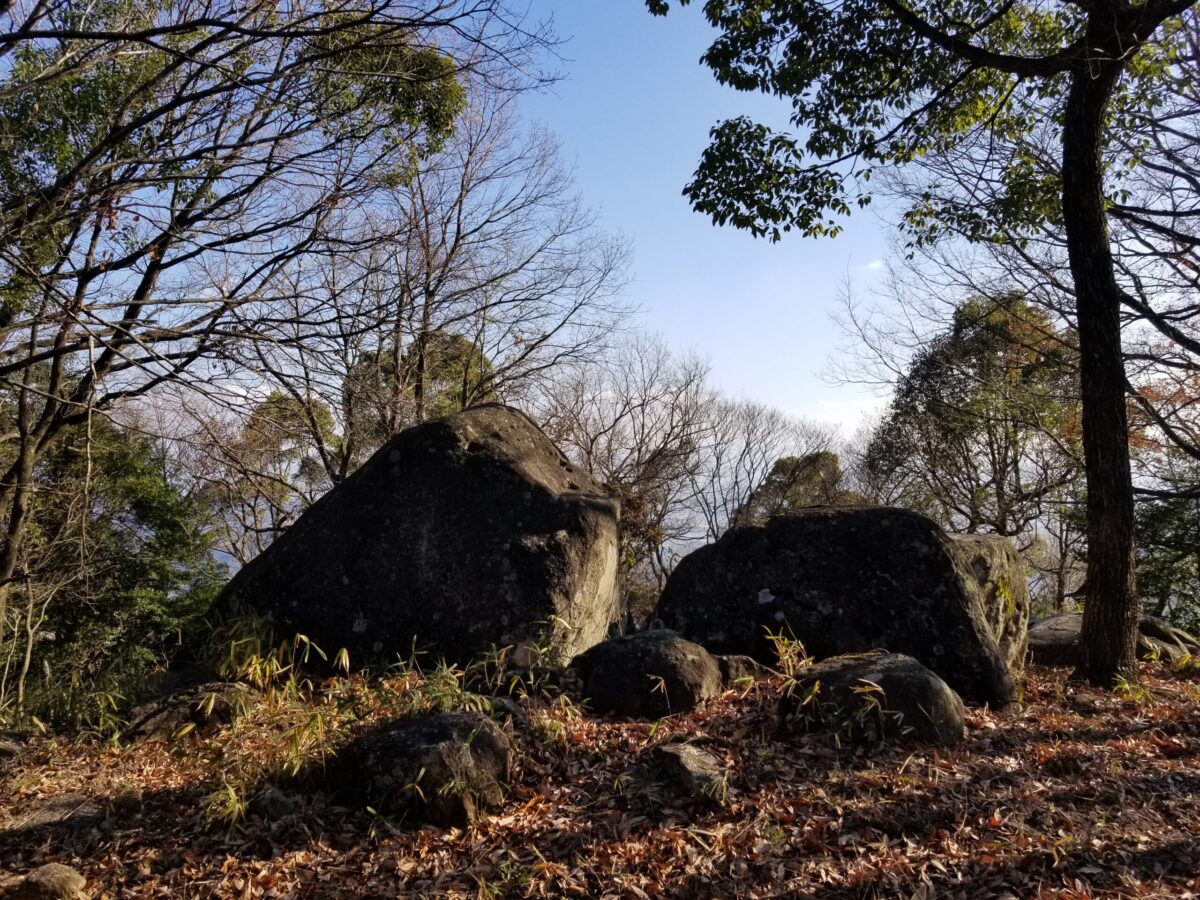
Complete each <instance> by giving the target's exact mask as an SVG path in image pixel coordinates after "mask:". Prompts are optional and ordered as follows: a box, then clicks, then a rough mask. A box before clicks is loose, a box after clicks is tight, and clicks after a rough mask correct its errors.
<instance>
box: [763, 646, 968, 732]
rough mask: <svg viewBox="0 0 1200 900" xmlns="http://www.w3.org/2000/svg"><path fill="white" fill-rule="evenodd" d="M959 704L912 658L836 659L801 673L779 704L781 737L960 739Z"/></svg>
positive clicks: (883, 655) (877, 655) (885, 655)
mask: <svg viewBox="0 0 1200 900" xmlns="http://www.w3.org/2000/svg"><path fill="white" fill-rule="evenodd" d="M963 712H964V711H963V703H962V700H961V699H960V698H959V696H958V694H956V693H955V692H954V691H953V690H951V689H950V687H949V685H947V684H946V682H944V681H943V680H942V679H941V678H939V677H938V676H937V675H936V674H935V673H934V672H931V671H930V670H929V669H927V668H926V667H925V666H923V665H921V664H920V663H919V662H917V661H916V660H915V659H913V658H912V657H911V656H904V655H903V654H899V653H866V654H861V655H857V656H839V657H835V658H833V659H827V660H825V661H824V662H819V663H815V664H813V665H812V666H808V667H806V668H804V669H802V670H801V671H800V672H799V673H798V674H797V675H796V678H795V682H794V683H793V684H792V685H790V687H789V690H788V691H787V692H786V693H785V694H784V695H783V697H782V698H780V702H779V716H780V726H781V728H782V729H783V730H784V731H795V730H800V731H813V730H833V731H835V732H837V733H838V734H839V735H840V736H842V737H845V738H848V739H852V740H882V739H884V738H906V737H911V738H915V739H916V740H920V741H928V742H930V743H934V744H943V745H950V744H956V743H958V742H959V741H961V740H962V739H963Z"/></svg>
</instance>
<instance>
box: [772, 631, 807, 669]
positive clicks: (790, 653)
mask: <svg viewBox="0 0 1200 900" xmlns="http://www.w3.org/2000/svg"><path fill="white" fill-rule="evenodd" d="M766 635H767V640H768V641H769V642H770V643H771V646H772V648H773V649H774V651H775V656H776V657H777V658H778V659H779V671H780V672H782V673H783V674H784V675H786V676H787V677H788V678H794V677H795V676H796V674H797V673H798V672H799V671H800V670H801V669H803V668H805V667H806V666H809V665H812V657H810V656H809V655H808V652H807V651H806V650H805V649H804V644H802V643H801V642H800V641H799V640H798V639H797V638H796V635H794V634H792V633H791V629H790V628H789V629H788V633H787V634H784V633H783V632H782V631H779V632H773V631H771V629H769V628H768V629H766Z"/></svg>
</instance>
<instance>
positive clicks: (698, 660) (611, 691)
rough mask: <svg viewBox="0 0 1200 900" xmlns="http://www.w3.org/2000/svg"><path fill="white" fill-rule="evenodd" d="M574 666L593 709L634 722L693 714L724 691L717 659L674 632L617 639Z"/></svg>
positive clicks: (592, 652) (632, 635) (577, 659)
mask: <svg viewBox="0 0 1200 900" xmlns="http://www.w3.org/2000/svg"><path fill="white" fill-rule="evenodd" d="M571 668H572V669H574V670H575V671H576V673H578V675H579V678H580V679H581V680H582V682H583V685H584V694H585V697H586V699H587V702H588V705H589V706H590V707H591V708H592V709H594V710H596V711H597V712H609V713H614V714H615V715H618V716H629V717H631V718H651V719H658V718H661V717H663V716H668V715H672V714H675V713H682V712H688V711H689V710H692V709H695V708H696V707H697V706H699V705H700V704H701V703H703V702H704V701H705V700H708V699H709V698H711V697H715V696H716V695H717V694H719V693H721V689H722V680H721V667H720V665H719V664H718V662H717V660H716V659H715V658H714V657H713V655H712V654H711V653H709V652H708V651H707V650H705V649H704V648H703V647H701V646H700V645H699V644H694V643H692V642H691V641H687V640H684V639H683V638H681V637H680V636H679V635H677V634H675V633H674V632H673V631H663V630H657V631H643V632H640V633H638V634H631V635H626V636H624V637H615V638H612V639H610V640H607V641H605V642H604V643H602V644H597V645H596V646H595V647H593V648H592V649H591V650H588V651H587V652H586V653H583V654H581V655H580V656H578V657H576V658H575V659H574V660H573V661H572V662H571Z"/></svg>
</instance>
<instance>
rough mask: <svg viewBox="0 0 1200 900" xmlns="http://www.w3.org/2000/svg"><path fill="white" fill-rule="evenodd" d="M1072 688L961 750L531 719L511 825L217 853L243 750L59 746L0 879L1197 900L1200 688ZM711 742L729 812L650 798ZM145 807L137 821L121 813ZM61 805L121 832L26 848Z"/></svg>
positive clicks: (273, 831) (140, 890)
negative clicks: (683, 744) (223, 770)
mask: <svg viewBox="0 0 1200 900" xmlns="http://www.w3.org/2000/svg"><path fill="white" fill-rule="evenodd" d="M1064 679H1065V672H1063V671H1054V670H1033V671H1032V672H1030V674H1029V678H1028V680H1027V682H1026V685H1025V695H1024V703H1023V704H1022V705H1021V706H1020V707H1019V708H1017V709H1014V710H1012V711H1010V712H1006V713H1004V714H999V715H997V714H992V713H989V712H986V711H974V712H972V714H971V715H970V717H969V727H968V738H967V741H966V742H965V743H964V744H963V745H962V746H960V747H957V748H954V749H953V750H944V749H932V748H929V747H922V746H916V745H905V744H888V745H884V746H873V747H841V746H839V745H838V743H837V741H836V739H835V738H833V737H832V736H825V735H807V736H805V737H803V738H798V739H792V740H787V741H784V740H779V739H778V738H777V735H776V729H775V721H774V716H773V714H772V709H773V705H774V701H775V699H776V698H777V696H778V690H779V686H778V685H760V686H759V687H758V688H757V689H755V691H753V692H751V693H749V694H748V695H744V696H743V695H740V694H739V693H738V692H730V693H727V694H726V695H725V696H724V697H722V698H720V699H719V700H717V701H714V702H712V703H710V704H709V705H708V706H707V707H706V708H704V709H703V710H702V711H700V712H697V713H695V714H693V715H689V716H685V717H679V718H674V719H669V720H665V721H663V722H661V723H659V724H657V725H651V724H646V723H630V722H612V721H606V720H602V719H594V718H590V717H587V716H583V717H580V716H578V715H576V714H574V713H573V712H572V710H571V709H570V707H569V706H559V705H556V704H552V703H549V702H546V703H542V704H529V703H528V701H526V707H527V710H528V711H529V712H531V713H532V718H533V722H534V727H533V729H532V731H530V732H519V733H518V740H519V742H520V746H521V748H522V752H521V759H520V763H519V769H518V772H517V777H516V780H515V783H514V785H513V786H512V789H511V792H510V796H509V798H508V801H507V803H506V804H505V806H504V807H503V808H502V809H500V810H498V811H497V813H496V814H495V815H494V816H493V817H491V818H490V819H488V820H487V821H486V822H484V823H483V824H481V825H479V826H477V827H475V828H471V829H467V830H454V829H452V830H439V829H431V828H426V829H406V828H404V827H402V826H399V825H397V824H396V823H390V822H386V821H382V820H379V819H377V818H374V817H372V816H370V815H369V814H368V813H366V812H363V811H354V810H347V809H342V808H338V807H336V806H332V805H329V804H328V803H326V802H324V801H322V800H321V799H320V798H316V799H315V800H314V801H313V802H312V803H310V804H309V805H308V806H307V807H306V809H305V811H304V812H303V814H301V815H298V816H296V817H294V818H293V819H290V820H283V821H279V822H275V823H268V822H265V821H263V820H262V819H260V818H257V817H255V816H253V815H252V816H250V817H249V818H248V819H246V820H245V821H244V822H242V823H241V824H239V825H237V826H235V827H233V828H231V829H229V830H212V829H208V828H206V826H205V819H204V816H203V808H202V800H203V797H204V794H205V792H206V791H207V790H210V789H211V786H212V783H213V781H214V769H215V767H219V766H220V765H221V760H222V753H224V752H228V748H227V747H226V744H227V743H228V742H229V736H228V735H215V736H207V737H202V736H195V735H193V736H189V737H188V738H185V739H184V740H183V741H181V742H180V743H178V744H177V745H176V746H174V747H167V746H164V745H161V744H151V745H146V746H142V747H136V748H130V749H125V750H119V751H116V750H111V749H105V748H101V747H89V746H81V745H79V744H71V743H66V742H63V741H47V742H46V743H45V744H44V745H43V746H41V747H40V749H38V750H37V751H35V752H33V753H31V754H29V755H28V756H27V757H26V758H24V759H22V760H21V761H19V762H18V763H16V764H15V765H13V766H12V767H10V769H9V770H8V771H7V773H5V774H4V776H3V780H2V782H0V796H2V797H3V798H4V805H3V810H4V811H3V812H2V813H0V859H3V861H4V863H3V864H4V867H5V869H6V870H7V873H8V874H12V873H20V872H25V871H28V870H31V869H33V868H35V867H36V866H38V865H40V864H42V863H45V862H50V861H59V862H65V863H67V864H69V865H73V866H75V867H76V868H78V869H79V870H80V871H81V872H83V873H84V874H85V875H87V877H88V880H89V889H90V890H91V891H92V893H93V896H95V897H104V898H124V897H222V898H224V897H234V898H280V900H282V898H335V897H396V896H421V897H443V896H444V897H476V896H482V897H521V896H532V897H570V896H578V897H614V898H615V897H622V898H623V897H635V898H648V897H661V896H677V897H693V896H705V897H708V896H713V897H875V896H880V897H883V896H887V897H893V896H904V897H916V898H932V897H963V898H977V897H1031V896H1042V897H1051V898H1063V900H1066V898H1087V897H1098V896H1120V897H1149V896H1155V897H1166V896H1170V897H1185V896H1196V895H1197V894H1200V811H1198V810H1197V799H1198V798H1200V765H1198V763H1200V718H1198V717H1197V712H1198V710H1200V688H1198V686H1197V684H1196V683H1194V682H1189V681H1186V680H1174V679H1165V678H1162V677H1160V676H1159V675H1157V674H1156V673H1155V670H1154V669H1152V668H1150V667H1147V668H1146V670H1145V674H1144V681H1145V685H1146V687H1147V689H1148V693H1147V694H1145V695H1142V694H1138V695H1137V696H1125V697H1122V696H1119V695H1109V694H1105V693H1102V692H1098V691H1094V690H1091V689H1088V688H1085V687H1082V686H1078V685H1074V684H1068V683H1066V682H1065V680H1064ZM264 734H269V731H265V732H264ZM697 738H702V739H704V743H705V746H706V749H708V750H710V751H711V752H713V753H715V754H716V755H717V756H718V757H719V758H721V759H723V760H724V761H725V763H726V764H727V765H728V766H729V769H730V774H729V789H728V795H727V797H726V798H725V803H724V804H716V803H713V804H694V803H693V802H692V801H690V800H688V799H687V798H685V797H684V796H682V795H681V794H679V793H678V792H677V791H676V790H675V789H674V788H672V787H671V786H670V785H669V784H666V783H664V782H663V781H662V780H661V779H660V778H659V777H657V775H656V772H655V769H654V767H653V763H652V761H651V757H650V754H649V752H648V751H649V749H650V748H651V747H652V746H653V745H655V744H657V743H659V742H662V741H664V740H669V739H676V740H679V739H697ZM246 739H247V738H246V730H245V728H244V727H242V728H241V730H240V731H239V734H238V737H237V740H238V741H239V742H245V741H246ZM139 788H140V789H141V790H142V792H143V800H142V804H141V807H140V809H137V810H129V809H127V808H126V807H125V806H124V805H123V804H121V803H120V802H117V800H118V798H119V797H121V796H122V795H123V794H127V793H128V792H129V791H131V790H133V789H139ZM69 793H76V794H86V795H87V796H89V797H91V798H93V800H95V801H96V802H97V803H98V804H100V805H101V806H103V807H104V808H105V809H106V810H107V811H108V812H107V818H106V819H105V820H104V822H103V823H102V824H101V825H100V826H99V827H98V828H93V829H90V830H88V831H86V832H82V833H81V832H79V831H72V830H69V829H66V828H63V829H60V830H55V829H54V828H51V829H48V830H47V829H41V830H38V831H36V832H29V831H24V832H23V831H21V830H20V829H19V828H17V827H15V823H17V822H19V821H20V818H21V814H22V811H25V810H28V809H29V808H31V807H32V806H34V805H36V804H37V803H38V802H39V801H40V800H42V799H45V798H50V797H53V796H56V795H61V794H69ZM0 883H2V882H0Z"/></svg>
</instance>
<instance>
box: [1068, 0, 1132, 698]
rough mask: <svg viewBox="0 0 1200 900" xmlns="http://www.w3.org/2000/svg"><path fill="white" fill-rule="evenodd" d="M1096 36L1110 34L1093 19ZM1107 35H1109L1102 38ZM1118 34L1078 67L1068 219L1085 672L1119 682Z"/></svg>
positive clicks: (1125, 494) (1125, 629)
mask: <svg viewBox="0 0 1200 900" xmlns="http://www.w3.org/2000/svg"><path fill="white" fill-rule="evenodd" d="M1092 24H1093V28H1090V29H1089V37H1090V36H1091V34H1092V33H1093V32H1097V31H1100V29H1101V28H1102V27H1103V25H1098V17H1094V18H1093V23H1092ZM1101 37H1102V38H1107V37H1109V35H1102V36H1101ZM1112 37H1113V38H1114V40H1111V41H1110V40H1103V39H1101V40H1096V41H1095V42H1092V41H1089V44H1090V46H1091V47H1094V48H1097V49H1096V50H1095V51H1093V58H1092V59H1090V60H1089V61H1088V62H1087V64H1086V65H1084V66H1082V67H1080V68H1078V69H1076V70H1075V71H1074V72H1073V74H1072V81H1071V89H1070V94H1069V95H1068V99H1067V107H1066V118H1065V121H1064V123H1063V223H1064V225H1065V228H1066V235H1067V251H1068V256H1069V259H1070V264H1071V274H1072V276H1073V278H1074V281H1075V303H1076V313H1077V317H1078V328H1079V351H1080V367H1079V378H1080V389H1081V393H1082V408H1083V450H1084V464H1085V469H1086V473H1087V536H1088V564H1087V585H1088V592H1087V596H1086V598H1085V604H1084V611H1083V631H1082V635H1081V638H1080V659H1079V667H1078V669H1077V670H1076V675H1077V676H1078V677H1082V678H1084V679H1086V680H1087V681H1089V682H1090V683H1092V684H1096V685H1101V686H1104V687H1110V686H1112V685H1113V684H1114V683H1115V682H1116V681H1117V680H1118V679H1119V678H1127V679H1133V678H1135V677H1136V675H1137V658H1136V655H1135V646H1136V644H1135V641H1136V630H1137V621H1138V607H1137V597H1136V594H1135V593H1134V580H1133V484H1132V479H1131V477H1130V471H1129V422H1128V415H1127V407H1126V397H1125V367H1124V362H1123V360H1122V357H1121V322H1120V308H1121V290H1120V287H1119V286H1118V285H1117V280H1116V276H1115V274H1114V269H1113V257H1112V249H1111V247H1110V244H1109V233H1108V222H1107V214H1106V211H1105V203H1104V166H1103V160H1102V156H1101V146H1102V138H1103V132H1104V116H1105V111H1106V109H1107V107H1108V103H1109V99H1110V98H1111V96H1112V93H1113V90H1114V88H1115V86H1116V84H1117V81H1118V79H1119V78H1120V76H1121V69H1122V61H1121V54H1120V53H1119V52H1115V53H1114V52H1111V51H1109V50H1108V49H1107V48H1109V47H1113V46H1114V45H1115V44H1116V40H1115V35H1114V36H1112Z"/></svg>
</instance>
